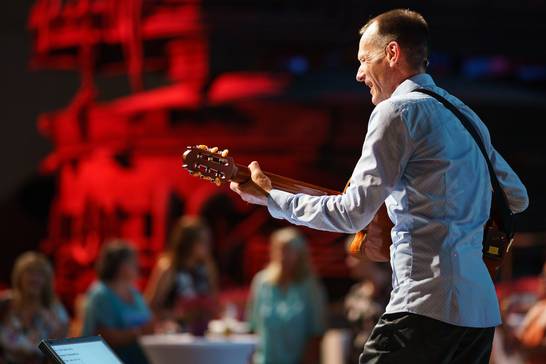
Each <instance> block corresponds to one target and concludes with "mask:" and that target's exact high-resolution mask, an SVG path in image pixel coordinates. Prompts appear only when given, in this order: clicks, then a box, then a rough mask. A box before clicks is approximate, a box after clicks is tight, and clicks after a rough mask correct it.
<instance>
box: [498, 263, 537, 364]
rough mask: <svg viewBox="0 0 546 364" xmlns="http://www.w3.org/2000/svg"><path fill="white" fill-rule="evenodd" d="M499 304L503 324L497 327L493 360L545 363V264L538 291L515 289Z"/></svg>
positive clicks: (515, 363) (503, 363) (509, 363)
mask: <svg viewBox="0 0 546 364" xmlns="http://www.w3.org/2000/svg"><path fill="white" fill-rule="evenodd" d="M501 307H502V313H503V324H502V325H501V326H499V327H498V328H497V330H496V334H495V341H494V343H493V353H492V354H493V355H492V357H491V359H492V363H495V364H522V363H526V364H544V363H546V264H545V265H544V267H543V272H542V276H541V280H540V284H539V286H538V292H533V294H531V292H527V293H524V292H519V293H514V294H512V295H510V296H508V297H505V298H504V299H503V300H502V305H501Z"/></svg>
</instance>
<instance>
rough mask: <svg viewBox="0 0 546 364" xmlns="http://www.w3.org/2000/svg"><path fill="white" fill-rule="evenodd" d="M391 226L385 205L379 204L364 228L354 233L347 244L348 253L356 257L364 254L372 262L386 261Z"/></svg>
mask: <svg viewBox="0 0 546 364" xmlns="http://www.w3.org/2000/svg"><path fill="white" fill-rule="evenodd" d="M393 226H394V225H393V223H392V222H391V220H390V218H389V215H388V214H387V207H386V206H385V204H383V205H381V207H380V208H379V210H378V211H377V214H376V215H375V216H374V218H373V220H372V222H370V224H369V225H368V226H367V227H366V229H365V230H363V231H359V232H358V233H356V234H355V236H354V238H353V241H352V242H351V243H350V244H349V249H348V250H349V253H350V254H351V255H352V256H354V257H357V258H358V257H362V256H363V255H366V256H367V257H368V259H370V260H372V261H374V262H388V261H389V260H390V248H391V243H392V240H391V230H392V228H393Z"/></svg>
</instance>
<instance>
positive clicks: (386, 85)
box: [356, 23, 397, 105]
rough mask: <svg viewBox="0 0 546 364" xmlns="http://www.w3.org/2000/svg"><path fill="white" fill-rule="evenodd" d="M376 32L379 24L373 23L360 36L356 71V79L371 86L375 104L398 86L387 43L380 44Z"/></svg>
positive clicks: (389, 94) (384, 98) (386, 97)
mask: <svg viewBox="0 0 546 364" xmlns="http://www.w3.org/2000/svg"><path fill="white" fill-rule="evenodd" d="M376 32H377V24H376V23H373V24H371V25H370V26H369V27H368V28H367V29H366V31H365V32H364V34H362V37H361V38H360V43H359V46H358V61H359V62H360V66H359V67H358V71H357V73H356V80H357V81H358V82H363V83H365V84H366V86H368V87H369V88H370V93H371V94H372V103H373V104H374V105H377V104H379V103H380V102H381V101H383V100H386V99H388V98H389V97H390V96H391V94H392V93H393V92H394V89H395V88H396V86H397V84H396V82H394V77H393V76H394V75H393V72H392V71H393V70H392V67H391V66H392V65H390V64H389V61H388V59H387V55H386V51H385V47H386V45H385V44H379V42H378V37H377V36H376Z"/></svg>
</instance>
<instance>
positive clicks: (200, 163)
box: [182, 145, 393, 262]
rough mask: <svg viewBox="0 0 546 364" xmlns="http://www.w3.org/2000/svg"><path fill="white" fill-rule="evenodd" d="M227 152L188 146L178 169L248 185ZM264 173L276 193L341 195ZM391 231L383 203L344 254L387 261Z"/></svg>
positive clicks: (243, 171) (245, 171)
mask: <svg viewBox="0 0 546 364" xmlns="http://www.w3.org/2000/svg"><path fill="white" fill-rule="evenodd" d="M228 153H229V152H228V150H223V151H220V150H219V149H218V148H216V147H215V148H208V147H207V146H206V145H197V146H190V147H187V149H186V151H185V152H184V155H183V159H184V162H183V166H182V167H183V168H185V169H186V170H188V172H189V173H190V174H191V175H193V176H195V177H200V178H202V179H205V180H208V181H210V182H213V183H215V184H216V185H217V186H220V185H222V184H224V183H228V182H230V181H233V182H237V183H241V184H242V183H246V182H249V181H250V180H251V179H250V170H249V169H248V167H246V166H244V165H242V164H238V163H235V161H234V159H233V158H232V157H229V156H228ZM264 173H265V174H266V175H267V177H269V179H270V180H271V184H272V186H273V188H275V189H278V190H282V191H286V192H290V193H305V194H307V195H311V196H328V195H339V194H340V193H341V192H339V191H335V190H331V189H328V188H324V187H320V186H316V185H313V184H310V183H306V182H302V181H298V180H295V179H292V178H288V177H284V176H280V175H277V174H274V173H270V172H264ZM392 228H393V224H392V222H391V220H390V219H389V217H388V215H387V209H386V207H385V205H384V204H383V205H382V206H381V208H380V209H379V211H378V212H377V214H376V215H375V217H374V219H373V220H372V222H371V223H370V224H369V225H368V226H367V227H366V229H365V230H363V231H360V232H358V233H356V234H355V235H354V237H353V239H352V241H351V243H350V244H349V245H348V247H347V250H348V253H350V254H351V255H353V256H355V257H362V255H366V256H367V257H368V258H369V259H370V260H373V261H376V262H386V261H389V259H390V245H391V235H390V234H391V229H392Z"/></svg>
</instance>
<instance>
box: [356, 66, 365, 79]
mask: <svg viewBox="0 0 546 364" xmlns="http://www.w3.org/2000/svg"><path fill="white" fill-rule="evenodd" d="M364 78H365V77H364V71H363V70H362V67H359V68H358V71H356V80H357V81H358V82H364Z"/></svg>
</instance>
